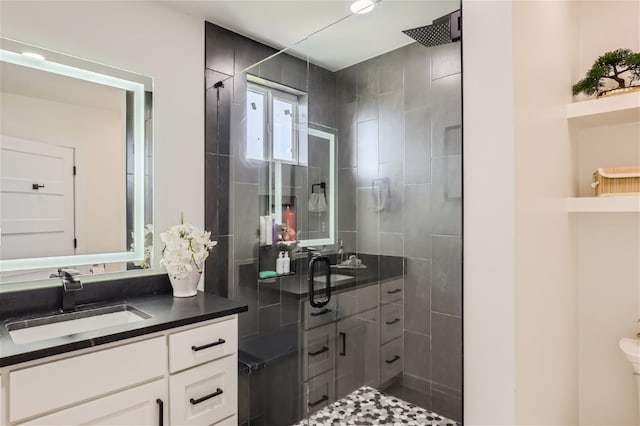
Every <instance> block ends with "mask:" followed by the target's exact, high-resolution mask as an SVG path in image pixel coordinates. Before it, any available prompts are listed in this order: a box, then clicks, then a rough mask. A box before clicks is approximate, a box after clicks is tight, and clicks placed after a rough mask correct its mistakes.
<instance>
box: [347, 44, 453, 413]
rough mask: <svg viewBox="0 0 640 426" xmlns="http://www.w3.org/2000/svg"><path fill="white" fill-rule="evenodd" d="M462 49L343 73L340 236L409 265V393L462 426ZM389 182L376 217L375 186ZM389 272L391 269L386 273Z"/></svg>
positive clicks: (416, 48) (411, 51) (409, 51)
mask: <svg viewBox="0 0 640 426" xmlns="http://www.w3.org/2000/svg"><path fill="white" fill-rule="evenodd" d="M460 72H461V69H460V44H459V43H454V44H449V45H444V46H437V47H433V48H426V47H424V46H422V45H420V44H417V43H414V44H411V45H409V46H406V47H404V48H401V49H397V50H395V51H392V52H390V53H387V54H385V55H382V56H379V57H376V58H373V59H371V60H368V61H365V62H363V63H360V64H357V65H354V66H352V67H349V68H346V69H343V70H341V71H338V72H337V90H338V92H337V97H336V99H337V106H336V110H337V111H338V118H337V125H338V131H339V134H340V143H339V148H338V152H339V159H338V166H339V171H338V182H339V188H340V194H339V204H338V230H339V232H338V236H339V238H340V239H342V240H343V241H344V244H345V249H346V250H347V251H354V252H358V253H366V254H373V255H376V254H385V255H395V256H404V257H406V258H407V263H406V270H405V282H404V286H405V299H404V309H405V311H404V318H405V330H404V346H405V349H404V353H405V354H406V357H405V361H404V362H405V364H404V375H405V378H406V380H405V385H407V386H410V387H413V388H414V389H416V390H420V391H424V392H426V393H427V394H428V400H429V401H430V404H431V406H430V408H432V409H433V410H435V411H436V412H440V413H441V414H443V415H448V416H450V417H452V418H454V419H461V416H462V404H461V394H462V393H461V392H462V377H461V371H462V346H461V341H462V332H461V315H462V275H461V271H462V259H461V253H462V238H461V223H462V215H461V211H462V205H461V200H462V188H461V183H462V132H461V124H462V119H461V114H462V102H461V74H460ZM377 178H389V181H390V197H389V199H390V201H389V203H388V204H387V206H386V207H385V208H384V209H383V210H382V211H380V212H378V211H376V207H377V206H376V205H375V201H374V198H375V190H374V189H372V184H373V180H374V179H377ZM381 267H384V266H381Z"/></svg>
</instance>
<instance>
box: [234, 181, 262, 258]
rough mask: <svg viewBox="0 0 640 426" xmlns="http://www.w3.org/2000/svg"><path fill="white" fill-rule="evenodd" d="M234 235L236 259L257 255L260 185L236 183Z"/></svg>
mask: <svg viewBox="0 0 640 426" xmlns="http://www.w3.org/2000/svg"><path fill="white" fill-rule="evenodd" d="M233 188H234V202H233V211H234V219H233V235H234V237H235V247H234V253H233V256H234V258H235V259H236V260H240V259H253V258H255V257H257V243H258V238H257V235H256V231H257V228H258V217H259V210H258V185H254V184H245V183H234V184H233Z"/></svg>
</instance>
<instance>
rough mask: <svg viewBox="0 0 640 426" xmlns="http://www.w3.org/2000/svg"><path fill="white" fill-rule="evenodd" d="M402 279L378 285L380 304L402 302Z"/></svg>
mask: <svg viewBox="0 0 640 426" xmlns="http://www.w3.org/2000/svg"><path fill="white" fill-rule="evenodd" d="M402 290H403V279H402V278H400V279H397V280H389V281H386V282H384V283H382V284H380V303H381V304H384V303H390V302H395V301H397V300H402V293H404V292H403V291H402Z"/></svg>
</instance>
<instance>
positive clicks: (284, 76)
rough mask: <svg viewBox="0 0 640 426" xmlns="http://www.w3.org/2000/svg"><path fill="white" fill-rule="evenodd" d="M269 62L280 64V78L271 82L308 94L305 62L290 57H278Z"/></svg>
mask: <svg viewBox="0 0 640 426" xmlns="http://www.w3.org/2000/svg"><path fill="white" fill-rule="evenodd" d="M270 61H278V62H279V63H280V78H278V79H276V80H273V81H276V82H279V83H281V84H284V85H285V86H288V87H293V88H294V89H298V90H301V91H303V92H308V91H309V87H308V72H307V70H308V65H307V61H306V60H302V59H299V58H295V57H293V56H291V55H286V54H285V55H278V56H276V57H274V58H273V59H270V60H269V61H267V62H270Z"/></svg>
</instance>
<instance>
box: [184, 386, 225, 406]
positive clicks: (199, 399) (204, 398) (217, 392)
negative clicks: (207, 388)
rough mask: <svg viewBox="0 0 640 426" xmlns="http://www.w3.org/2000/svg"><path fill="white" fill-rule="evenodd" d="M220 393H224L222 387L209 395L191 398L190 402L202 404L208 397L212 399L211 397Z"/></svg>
mask: <svg viewBox="0 0 640 426" xmlns="http://www.w3.org/2000/svg"><path fill="white" fill-rule="evenodd" d="M218 395H222V389H220V388H218V389H216V391H215V392H213V393H210V394H209V395H205V396H203V397H202V398H198V399H193V398H191V399H190V400H189V402H190V403H192V404H193V405H196V404H200V403H201V402H202V401H206V400H207V399H211V398H213V397H216V396H218Z"/></svg>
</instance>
